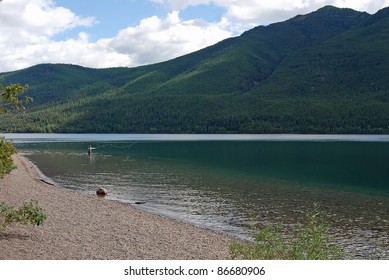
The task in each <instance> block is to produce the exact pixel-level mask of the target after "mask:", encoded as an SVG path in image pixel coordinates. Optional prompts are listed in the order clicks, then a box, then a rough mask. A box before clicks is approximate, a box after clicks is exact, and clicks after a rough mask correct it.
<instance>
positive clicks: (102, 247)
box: [0, 155, 230, 260]
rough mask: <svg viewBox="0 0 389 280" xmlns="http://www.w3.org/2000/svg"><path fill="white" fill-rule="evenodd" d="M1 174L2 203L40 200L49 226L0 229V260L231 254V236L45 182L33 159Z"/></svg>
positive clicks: (221, 256) (18, 158)
mask: <svg viewBox="0 0 389 280" xmlns="http://www.w3.org/2000/svg"><path fill="white" fill-rule="evenodd" d="M14 162H15V164H16V166H17V167H18V168H17V169H15V170H13V171H12V172H11V174H9V175H7V176H5V177H4V178H3V179H0V202H6V203H7V204H11V205H14V206H21V205H22V204H23V203H24V202H26V201H30V200H31V199H35V200H37V201H38V202H39V205H40V206H41V207H42V208H43V209H44V211H45V213H46V214H47V216H48V218H47V220H46V222H45V223H44V225H42V226H39V227H36V226H31V225H12V226H11V227H9V228H7V229H6V230H5V231H4V232H2V233H0V248H1V250H0V259H30V260H31V259H38V260H41V259H44V260H49V259H61V260H62V259H74V260H80V259H87V260H90V259H102V260H106V259H115V260H116V259H120V260H126V259H131V260H135V259H144V260H152V259H161V260H168V259H175V260H180V259H184V260H189V259H199V260H200V259H228V258H229V254H228V242H229V240H230V238H229V237H228V236H226V235H223V234H221V233H217V232H214V231H211V230H207V229H202V228H198V227H195V226H192V225H189V224H185V223H181V222H177V221H174V220H171V219H168V218H165V217H161V216H158V215H153V214H149V213H146V212H144V211H141V210H138V209H137V208H136V207H135V206H132V205H126V204H123V203H120V202H115V201H110V200H107V199H104V198H98V197H97V196H96V197H95V196H90V195H86V194H81V193H77V192H73V191H69V190H65V189H61V188H59V187H56V186H52V185H49V184H46V183H44V182H42V181H41V180H40V177H39V175H38V174H37V172H36V171H35V170H34V168H33V167H32V166H31V165H30V164H29V162H28V161H27V160H26V159H25V158H23V157H22V156H20V155H15V156H14Z"/></svg>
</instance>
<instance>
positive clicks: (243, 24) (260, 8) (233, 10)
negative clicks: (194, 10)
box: [149, 0, 389, 33]
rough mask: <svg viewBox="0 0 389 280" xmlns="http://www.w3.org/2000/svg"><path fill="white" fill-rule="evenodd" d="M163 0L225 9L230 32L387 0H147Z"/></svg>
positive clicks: (373, 7)
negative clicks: (331, 8) (327, 8)
mask: <svg viewBox="0 0 389 280" xmlns="http://www.w3.org/2000/svg"><path fill="white" fill-rule="evenodd" d="M149 1H159V2H164V3H165V5H169V6H170V7H171V8H172V9H185V8H187V7H189V6H196V5H200V4H203V5H204V4H211V3H213V4H214V5H216V6H219V7H221V8H224V9H226V11H227V12H226V13H225V14H224V16H223V20H224V22H225V23H226V25H228V26H229V29H230V30H231V31H233V32H234V33H241V32H243V31H245V30H248V29H250V28H252V27H254V26H258V25H266V24H269V23H274V22H279V21H283V20H287V19H289V18H291V17H293V16H295V15H297V14H305V13H309V12H312V11H315V10H317V9H319V8H321V7H323V6H325V5H334V6H337V7H347V8H352V9H355V10H358V11H366V12H369V13H375V12H377V10H379V9H381V8H383V7H386V6H389V0H271V1H269V0H149Z"/></svg>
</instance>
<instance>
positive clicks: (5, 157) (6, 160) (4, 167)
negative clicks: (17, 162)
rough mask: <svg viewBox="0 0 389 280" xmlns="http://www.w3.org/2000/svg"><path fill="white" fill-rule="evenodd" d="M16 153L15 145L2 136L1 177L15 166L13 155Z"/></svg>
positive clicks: (0, 143)
mask: <svg viewBox="0 0 389 280" xmlns="http://www.w3.org/2000/svg"><path fill="white" fill-rule="evenodd" d="M14 153H16V149H15V147H14V146H13V145H12V144H11V143H10V142H7V141H5V140H4V138H0V178H1V177H3V176H4V174H6V173H9V172H11V170H12V169H13V168H14V165H13V161H12V157H11V156H12V155H13V154H14Z"/></svg>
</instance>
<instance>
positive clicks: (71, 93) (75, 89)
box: [0, 6, 389, 133]
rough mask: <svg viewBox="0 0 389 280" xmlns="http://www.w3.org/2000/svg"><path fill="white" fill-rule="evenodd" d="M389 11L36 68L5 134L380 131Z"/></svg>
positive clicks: (388, 66)
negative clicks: (99, 61) (114, 64)
mask: <svg viewBox="0 0 389 280" xmlns="http://www.w3.org/2000/svg"><path fill="white" fill-rule="evenodd" d="M388 11H389V8H387V9H383V10H381V11H379V12H378V13H377V14H375V15H369V14H367V13H361V12H357V11H353V10H350V9H338V8H335V7H330V6H327V7H324V8H322V9H319V10H318V11H316V12H313V13H310V14H307V15H300V16H296V17H294V18H292V19H290V20H287V21H285V22H281V23H276V24H271V25H269V26H266V27H264V26H260V27H256V28H254V29H252V30H249V31H247V32H245V33H243V34H242V35H241V36H239V37H235V38H230V39H227V40H224V41H222V42H220V43H218V44H215V45H213V46H210V47H207V48H205V49H202V50H200V51H197V52H194V53H191V54H188V55H185V56H182V57H179V58H176V59H173V60H170V61H167V62H163V63H158V64H154V65H148V66H142V67H136V68H131V69H129V68H110V69H90V68H83V67H80V66H75V65H64V64H55V65H50V64H43V65H37V66H33V67H31V68H28V69H24V70H20V71H15V72H11V73H3V74H2V75H0V78H2V79H3V80H5V81H6V82H7V83H14V82H16V81H17V82H22V83H26V84H30V85H31V86H30V87H29V90H28V94H29V95H30V96H31V97H33V98H34V103H33V104H31V106H29V112H26V114H19V115H16V116H15V115H12V114H9V115H6V116H4V118H2V119H0V130H2V131H5V132H68V133H71V132H108V133H115V132H116V133H134V132H137V133H150V132H153V133H389V97H388V96H389V95H388V89H389V80H388V79H386V76H387V73H388V72H389V51H388V48H387V46H388V44H389V36H388V34H389V12H388Z"/></svg>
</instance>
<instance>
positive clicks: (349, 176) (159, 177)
mask: <svg viewBox="0 0 389 280" xmlns="http://www.w3.org/2000/svg"><path fill="white" fill-rule="evenodd" d="M6 138H8V139H12V140H13V141H14V142H15V144H16V145H17V147H18V148H19V151H20V152H21V153H22V154H24V155H25V156H26V157H27V158H28V159H29V160H30V161H31V162H33V163H34V164H35V165H37V166H38V167H39V169H40V170H41V172H42V173H43V174H44V175H45V176H47V177H48V178H50V179H51V180H53V181H54V182H55V183H56V184H58V185H60V186H61V187H64V188H69V189H73V190H77V191H82V192H86V193H90V194H94V193H95V190H96V188H97V187H99V186H102V187H105V188H107V189H108V190H109V197H108V198H110V199H115V200H120V201H123V202H128V203H134V202H136V201H143V202H146V203H145V204H142V205H137V206H136V207H140V208H142V209H144V210H146V211H150V212H153V213H158V214H162V215H166V216H169V217H172V218H174V219H179V220H183V221H185V222H190V223H193V224H196V225H199V226H202V227H208V228H212V229H215V230H219V231H223V232H228V233H230V234H234V235H238V236H241V237H244V238H249V236H250V229H249V227H250V226H251V225H253V224H255V223H260V224H268V223H277V222H283V223H286V224H294V223H296V222H297V221H302V219H303V218H304V215H305V214H306V213H307V212H308V211H309V210H310V209H312V207H313V204H314V203H315V202H317V203H319V207H320V210H321V211H322V213H323V215H324V216H325V218H326V220H327V221H328V223H329V224H330V225H331V228H332V233H333V234H334V236H335V237H336V241H337V242H338V243H340V244H341V245H342V246H343V247H345V248H346V250H347V251H348V252H349V253H350V255H351V257H352V258H388V257H389V256H388V255H389V254H388V237H389V165H388V162H389V136H387V135H382V136H369V135H363V136H357V135H343V136H339V135H326V136H323V135H98V134H74V135H69V134H67V135H61V134H7V135H6ZM89 145H92V147H94V150H93V153H92V155H91V156H90V157H88V154H87V148H88V146H89Z"/></svg>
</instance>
